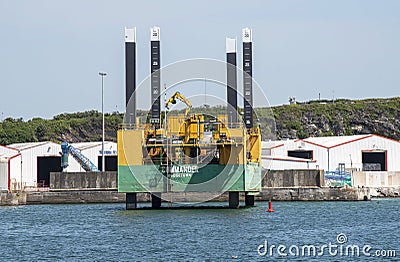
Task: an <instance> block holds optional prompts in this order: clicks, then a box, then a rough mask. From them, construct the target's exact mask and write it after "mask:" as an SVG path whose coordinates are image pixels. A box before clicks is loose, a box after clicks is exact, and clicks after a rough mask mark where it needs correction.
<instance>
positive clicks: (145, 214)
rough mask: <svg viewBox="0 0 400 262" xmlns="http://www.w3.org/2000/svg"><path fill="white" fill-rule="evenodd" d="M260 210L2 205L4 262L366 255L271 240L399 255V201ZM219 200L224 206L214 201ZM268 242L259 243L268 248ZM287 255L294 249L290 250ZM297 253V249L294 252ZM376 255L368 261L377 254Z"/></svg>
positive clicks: (1, 256) (295, 204) (259, 205)
mask: <svg viewBox="0 0 400 262" xmlns="http://www.w3.org/2000/svg"><path fill="white" fill-rule="evenodd" d="M256 204H257V206H256V207H254V208H247V209H239V210H231V209H179V210H136V211H125V210H124V205H123V204H96V205H39V206H19V207H0V250H1V253H0V260H1V261H8V260H18V261H21V260H29V261H32V260H40V259H43V260H75V261H78V260H79V261H81V260H96V261H100V260H101V261H103V260H113V261H126V260H129V261H149V260H150V261H156V260H166V261H171V260H185V261H190V260H194V261H225V260H233V261H255V260H256V261H268V260H271V259H276V260H278V261H284V260H287V259H289V258H290V259H296V260H302V261H308V260H315V261H317V260H318V261H338V260H342V261H351V260H359V261H361V260H366V259H367V258H368V257H365V256H362V254H361V255H360V257H355V256H344V255H343V256H341V257H340V256H339V255H335V256H333V255H329V253H328V251H326V252H325V253H324V255H323V256H318V255H317V256H316V257H310V255H308V256H307V254H306V255H305V256H301V252H300V254H299V255H298V256H293V255H290V254H288V256H286V257H284V256H279V255H278V254H277V253H276V250H275V252H274V250H273V253H272V257H271V255H270V254H269V253H267V254H265V255H264V256H260V255H259V254H258V252H257V249H258V247H259V246H260V245H264V244H265V241H267V243H268V245H269V247H268V248H270V245H276V246H278V245H283V246H286V247H287V248H289V247H290V246H291V245H297V246H300V248H301V246H302V245H320V246H321V245H324V244H325V245H328V244H329V242H332V244H337V239H336V237H337V235H338V234H340V233H343V234H345V235H346V237H347V242H346V243H345V244H346V245H348V244H352V245H358V246H360V247H363V246H364V245H370V246H371V247H372V249H371V250H370V253H373V252H375V250H377V249H384V250H396V251H397V254H396V255H397V257H396V258H386V260H387V261H389V260H396V259H397V260H399V258H400V251H399V247H400V240H399V238H400V235H399V233H400V229H399V228H400V222H399V215H400V212H399V211H400V210H399V209H400V208H399V206H400V199H380V200H372V201H369V202H275V203H274V209H275V211H276V212H275V213H266V212H265V209H266V206H267V203H265V202H261V203H256ZM215 205H220V204H215ZM263 248H264V247H262V248H261V249H259V251H261V253H262V252H263V250H264V249H263ZM286 253H289V251H288V250H286ZM292 253H295V249H293V252H292ZM376 258H377V257H369V258H368V259H376Z"/></svg>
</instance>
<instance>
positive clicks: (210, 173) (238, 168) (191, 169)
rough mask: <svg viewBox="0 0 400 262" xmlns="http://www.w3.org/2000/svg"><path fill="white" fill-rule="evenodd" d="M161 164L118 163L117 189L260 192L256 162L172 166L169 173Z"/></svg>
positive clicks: (132, 191)
mask: <svg viewBox="0 0 400 262" xmlns="http://www.w3.org/2000/svg"><path fill="white" fill-rule="evenodd" d="M165 174H166V168H165V167H161V166H159V165H142V166H118V191H119V192H123V193H140V192H226V191H231V192H232V191H246V192H255V193H256V192H261V179H262V177H261V167H260V166H258V165H255V164H248V165H246V166H244V165H219V164H208V165H206V166H203V167H197V166H196V165H180V166H173V167H172V168H171V169H170V172H169V177H170V179H167V177H166V175H165Z"/></svg>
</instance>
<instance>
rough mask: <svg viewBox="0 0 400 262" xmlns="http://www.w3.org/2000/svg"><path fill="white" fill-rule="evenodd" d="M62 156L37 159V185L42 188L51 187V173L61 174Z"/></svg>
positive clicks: (39, 157)
mask: <svg viewBox="0 0 400 262" xmlns="http://www.w3.org/2000/svg"><path fill="white" fill-rule="evenodd" d="M61 171H62V168H61V157H60V156H38V157H37V183H38V184H40V185H41V186H49V184H50V172H61Z"/></svg>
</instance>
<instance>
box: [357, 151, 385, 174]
mask: <svg viewBox="0 0 400 262" xmlns="http://www.w3.org/2000/svg"><path fill="white" fill-rule="evenodd" d="M386 163H387V154H386V151H364V152H362V164H363V171H387V166H386Z"/></svg>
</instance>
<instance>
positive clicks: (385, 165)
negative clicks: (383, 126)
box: [263, 134, 400, 171]
mask: <svg viewBox="0 0 400 262" xmlns="http://www.w3.org/2000/svg"><path fill="white" fill-rule="evenodd" d="M267 158H269V159H280V158H281V159H286V160H292V161H286V162H285V165H284V166H283V167H282V168H279V169H298V166H299V164H298V162H296V161H298V159H307V160H310V161H311V160H312V161H315V162H310V163H313V164H314V163H315V168H316V169H323V170H325V171H335V170H337V169H338V168H339V164H341V165H343V164H344V167H345V168H346V169H348V170H349V169H352V170H358V171H400V142H399V141H396V140H393V139H389V138H385V137H381V136H378V135H374V134H371V135H355V136H338V137H310V138H307V139H296V140H286V141H269V142H263V160H264V161H263V166H264V167H265V168H269V169H274V167H275V166H276V164H274V163H269V162H267V161H265V159H267ZM293 158H295V159H293ZM272 162H274V161H272ZM310 163H307V164H308V167H307V168H310V169H311V167H310V166H312V165H310ZM303 167H305V165H303Z"/></svg>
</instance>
